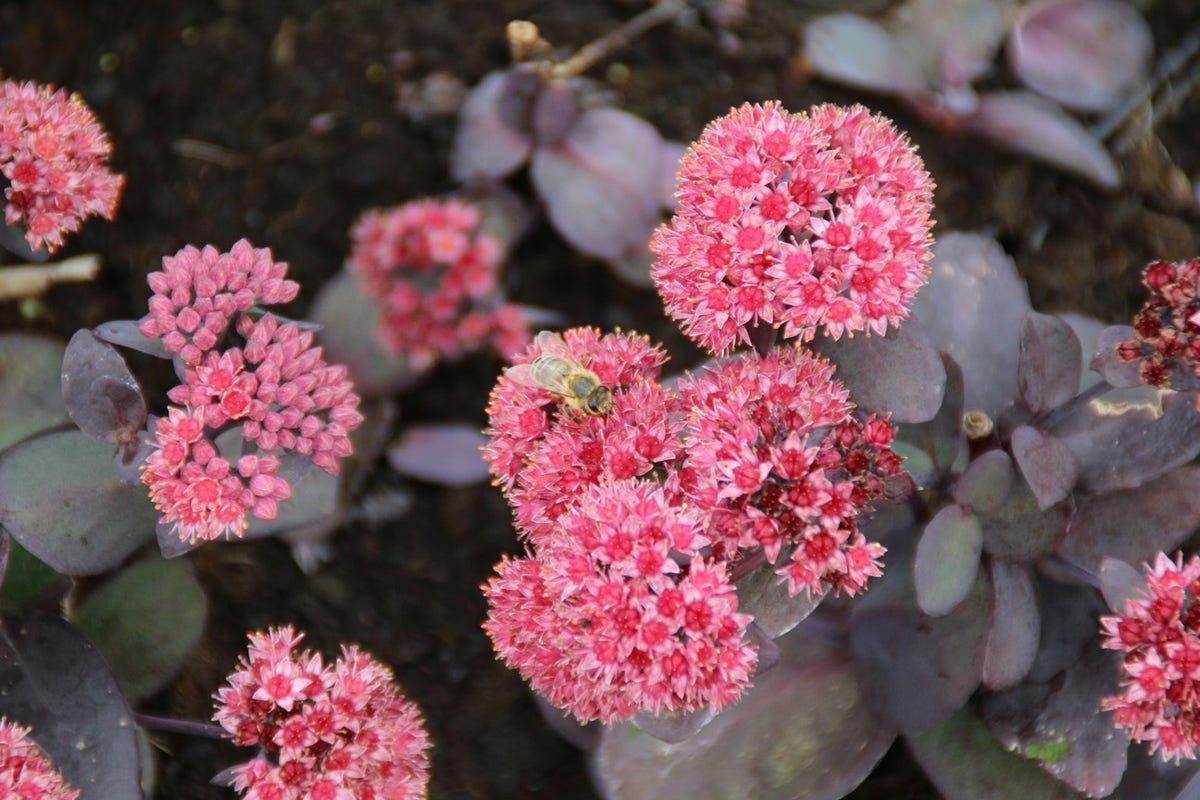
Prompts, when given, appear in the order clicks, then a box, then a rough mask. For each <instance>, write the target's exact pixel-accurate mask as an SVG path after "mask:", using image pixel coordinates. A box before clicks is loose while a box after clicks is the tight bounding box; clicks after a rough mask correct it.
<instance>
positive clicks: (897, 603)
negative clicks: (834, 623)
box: [800, 536, 992, 733]
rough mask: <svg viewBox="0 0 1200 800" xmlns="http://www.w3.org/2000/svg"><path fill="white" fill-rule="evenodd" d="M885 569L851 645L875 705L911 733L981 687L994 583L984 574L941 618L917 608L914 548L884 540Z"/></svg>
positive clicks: (865, 601)
mask: <svg viewBox="0 0 1200 800" xmlns="http://www.w3.org/2000/svg"><path fill="white" fill-rule="evenodd" d="M887 546H888V557H887V561H888V563H887V569H886V570H885V572H884V575H883V577H882V578H879V579H876V580H875V581H874V582H873V584H872V586H871V590H870V591H869V592H867V593H866V594H865V595H863V597H862V599H861V600H859V601H858V602H857V603H856V605H855V607H854V610H853V612H852V616H851V618H850V646H851V649H852V650H853V652H854V659H855V664H856V668H857V672H858V676H859V681H860V682H861V683H862V686H863V691H864V693H865V695H866V697H867V699H868V701H869V703H870V705H871V707H872V708H873V709H875V711H876V713H878V714H880V715H881V716H882V717H883V718H884V719H885V720H888V721H890V722H891V723H892V724H894V725H896V726H897V727H898V728H899V729H900V730H901V731H903V732H906V733H916V732H920V731H923V730H925V729H927V728H929V727H930V726H931V725H935V724H937V723H939V722H941V721H943V720H945V719H947V718H948V717H950V715H952V714H953V713H954V712H955V710H957V709H958V708H960V707H961V706H962V705H963V703H965V702H966V701H967V699H968V698H969V697H970V696H971V694H972V692H974V691H975V689H976V687H978V685H979V680H980V676H981V674H982V671H983V649H984V645H985V643H986V641H987V633H988V629H989V627H990V626H991V617H992V600H991V587H990V584H989V579H988V576H987V574H986V573H981V574H980V575H979V579H978V580H977V581H976V582H975V585H974V586H973V588H972V590H971V593H970V594H969V595H968V596H967V599H966V600H964V601H963V602H961V603H959V604H958V607H957V608H955V609H954V610H953V611H952V612H950V614H948V615H946V616H944V617H929V616H926V615H925V614H923V613H921V610H920V609H919V608H917V605H916V598H915V592H914V589H913V584H912V575H913V566H912V561H913V559H912V553H911V548H910V546H909V545H908V543H907V542H906V541H905V539H904V537H901V536H893V537H890V538H889V539H888V540H887ZM800 630H803V626H801V628H800Z"/></svg>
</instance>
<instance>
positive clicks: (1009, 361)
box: [912, 232, 1029, 419]
mask: <svg viewBox="0 0 1200 800" xmlns="http://www.w3.org/2000/svg"><path fill="white" fill-rule="evenodd" d="M933 251H934V258H933V262H932V270H933V271H932V274H931V275H930V278H929V283H928V284H926V286H925V288H924V289H922V290H921V291H920V292H918V293H917V296H916V297H915V298H914V299H913V305H912V315H913V316H914V317H915V318H916V319H919V320H920V321H921V323H922V324H923V325H924V326H925V330H926V331H927V332H928V333H929V338H930V339H931V340H932V341H933V346H934V347H936V348H937V349H939V350H941V351H942V352H944V353H947V354H949V355H950V357H951V358H953V359H954V361H955V363H956V364H958V365H959V366H960V367H961V368H962V372H963V387H964V402H965V407H966V410H968V411H970V410H979V411H983V412H985V413H987V415H988V416H990V417H991V418H992V419H997V418H998V417H999V415H1000V412H1001V411H1003V410H1004V409H1006V408H1008V406H1009V405H1011V404H1012V402H1013V401H1014V400H1015V399H1016V397H1017V358H1018V345H1019V342H1020V338H1019V337H1020V334H1019V331H1020V324H1021V320H1022V319H1023V318H1024V317H1025V313H1026V312H1027V311H1029V291H1028V290H1027V289H1026V287H1025V282H1024V281H1023V280H1021V278H1020V276H1019V275H1018V274H1017V268H1016V266H1015V265H1014V264H1013V261H1012V259H1011V258H1009V257H1008V255H1007V254H1006V253H1005V252H1004V250H1003V249H1002V248H1001V247H1000V245H999V244H997V243H996V242H995V240H993V239H991V238H990V237H987V236H983V235H980V234H975V233H958V232H951V233H947V234H944V235H942V236H941V237H939V239H938V242H937V244H936V245H934V248H933Z"/></svg>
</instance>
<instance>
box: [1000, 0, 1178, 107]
mask: <svg viewBox="0 0 1200 800" xmlns="http://www.w3.org/2000/svg"><path fill="white" fill-rule="evenodd" d="M1153 53H1154V40H1153V38H1152V37H1151V35H1150V28H1149V26H1148V25H1147V24H1146V21H1145V20H1144V19H1143V18H1142V15H1141V14H1139V13H1138V12H1137V11H1135V10H1134V9H1133V8H1132V7H1131V6H1129V5H1128V4H1126V3H1121V2H1116V0H1041V2H1037V3H1030V4H1028V5H1026V6H1025V7H1024V8H1023V9H1022V11H1021V13H1020V14H1018V15H1017V18H1016V20H1015V21H1014V22H1013V26H1012V32H1011V33H1010V34H1009V38H1008V55H1009V61H1010V63H1011V64H1012V68H1013V72H1014V73H1015V74H1016V76H1017V78H1018V79H1019V80H1020V81H1021V82H1022V83H1024V84H1025V85H1026V86H1028V87H1029V88H1030V89H1033V90H1034V91H1036V92H1040V93H1041V94H1044V95H1045V96H1046V97H1049V98H1050V99H1052V100H1057V101H1058V102H1060V103H1062V104H1063V105H1064V106H1067V107H1068V108H1073V109H1076V110H1079V111H1105V110H1108V109H1111V108H1114V107H1115V106H1117V105H1118V104H1119V103H1120V102H1121V101H1122V100H1123V99H1125V98H1126V97H1128V96H1129V95H1130V94H1131V93H1132V92H1133V90H1134V89H1135V88H1137V87H1138V86H1139V85H1141V84H1143V83H1144V82H1145V80H1146V74H1147V72H1148V71H1149V67H1150V59H1151V56H1152V55H1153Z"/></svg>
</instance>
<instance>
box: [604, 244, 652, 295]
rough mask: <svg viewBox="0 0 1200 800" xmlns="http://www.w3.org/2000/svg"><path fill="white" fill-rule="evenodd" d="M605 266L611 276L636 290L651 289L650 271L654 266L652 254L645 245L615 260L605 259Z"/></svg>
mask: <svg viewBox="0 0 1200 800" xmlns="http://www.w3.org/2000/svg"><path fill="white" fill-rule="evenodd" d="M604 263H605V264H607V265H608V269H609V271H610V272H612V274H613V275H616V276H617V277H618V278H620V279H621V280H623V281H625V283H627V284H629V285H630V286H633V287H635V288H638V289H653V288H654V278H653V277H651V275H650V270H651V268H652V267H653V266H654V254H653V253H651V252H650V248H649V247H647V246H646V245H645V244H641V245H638V246H636V247H634V248H633V249H632V250H630V251H629V252H626V253H624V254H623V255H620V256H618V257H617V258H610V259H607V260H606V261H605V262H604Z"/></svg>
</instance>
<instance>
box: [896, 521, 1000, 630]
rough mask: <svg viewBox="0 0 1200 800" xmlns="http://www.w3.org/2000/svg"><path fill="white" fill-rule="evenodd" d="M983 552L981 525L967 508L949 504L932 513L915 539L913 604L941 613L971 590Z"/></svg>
mask: <svg viewBox="0 0 1200 800" xmlns="http://www.w3.org/2000/svg"><path fill="white" fill-rule="evenodd" d="M982 552H983V529H982V528H980V526H979V520H978V519H977V518H976V517H975V515H974V514H972V513H971V512H970V511H967V510H966V509H964V508H963V507H962V506H959V505H949V506H946V507H944V508H943V509H942V510H941V511H939V512H938V513H937V514H935V515H934V517H933V519H931V520H929V524H927V525H926V526H925V530H923V531H922V532H921V536H920V538H919V539H918V540H917V552H916V557H915V558H914V559H913V587H914V588H915V589H916V592H917V605H918V606H919V607H920V609H921V610H922V611H924V612H925V613H926V614H928V615H929V616H931V617H944V616H945V615H946V614H949V613H950V612H951V611H953V610H954V609H955V608H957V607H958V604H959V603H961V602H962V601H963V600H965V599H966V597H967V595H968V594H970V593H971V587H972V586H974V585H975V576H976V575H977V574H978V572H979V557H980V555H981V554H982Z"/></svg>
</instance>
